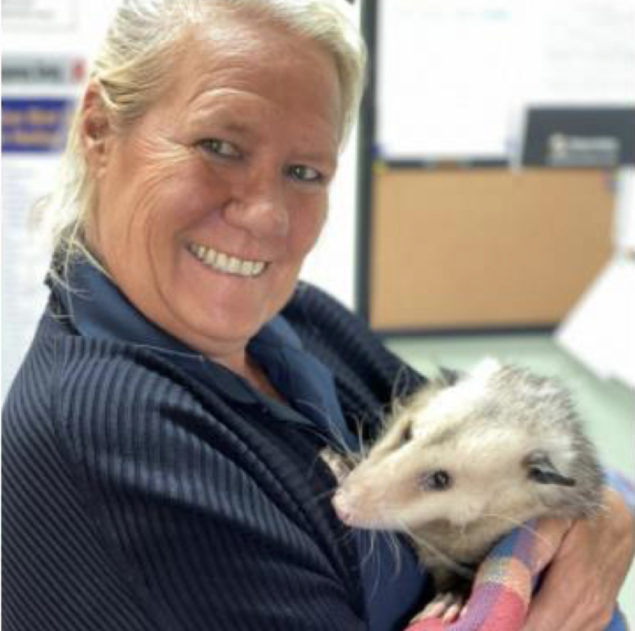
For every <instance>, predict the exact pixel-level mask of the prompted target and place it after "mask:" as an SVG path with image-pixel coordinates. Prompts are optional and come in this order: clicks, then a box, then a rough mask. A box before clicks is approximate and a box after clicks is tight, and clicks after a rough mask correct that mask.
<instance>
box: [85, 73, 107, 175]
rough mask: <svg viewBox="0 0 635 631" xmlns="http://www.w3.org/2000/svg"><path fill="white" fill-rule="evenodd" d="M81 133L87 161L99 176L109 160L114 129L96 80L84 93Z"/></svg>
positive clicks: (94, 173)
mask: <svg viewBox="0 0 635 631" xmlns="http://www.w3.org/2000/svg"><path fill="white" fill-rule="evenodd" d="M80 135H81V141H82V147H83V150H84V156H85V158H86V162H87V164H88V165H89V168H90V169H91V170H92V171H93V175H94V176H96V177H98V176H99V175H100V173H101V172H102V170H103V169H104V168H105V166H106V164H107V162H108V153H109V150H110V146H111V142H112V138H113V129H112V125H111V122H110V118H109V116H108V112H107V110H106V107H105V105H104V102H103V100H102V98H101V90H100V88H99V85H98V84H97V82H95V81H91V82H90V84H89V85H88V87H87V89H86V92H85V94H84V100H83V102H82V114H81V124H80Z"/></svg>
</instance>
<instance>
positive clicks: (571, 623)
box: [523, 488, 635, 631]
mask: <svg viewBox="0 0 635 631" xmlns="http://www.w3.org/2000/svg"><path fill="white" fill-rule="evenodd" d="M604 502H605V506H606V508H605V510H603V511H602V512H601V513H600V514H599V515H598V516H597V518H595V519H581V520H578V521H576V522H573V524H571V523H570V522H569V523H567V522H563V521H561V520H551V519H545V520H542V521H541V522H540V523H539V525H538V528H537V530H538V533H539V535H540V541H541V543H540V546H539V551H538V563H539V565H541V566H543V567H544V566H545V565H547V564H548V563H549V562H550V561H551V565H550V567H549V568H548V570H547V572H546V574H545V577H544V580H543V583H542V586H541V587H540V590H539V592H538V594H536V596H535V598H534V599H533V601H532V603H531V606H530V608H529V615H528V618H527V622H526V623H525V626H524V628H523V631H604V629H606V627H607V626H608V624H609V622H610V621H611V617H612V615H613V609H614V608H615V600H616V598H617V594H618V592H619V590H620V587H621V585H622V582H623V581H624V577H625V576H626V574H627V572H628V568H629V566H630V564H631V560H632V558H633V548H634V545H635V544H634V539H635V529H634V527H633V516H632V515H631V513H630V512H629V510H628V507H627V506H626V504H625V502H624V500H623V499H622V497H621V496H620V495H619V494H618V493H616V492H615V491H613V490H611V489H608V488H607V489H606V491H605V495H604Z"/></svg>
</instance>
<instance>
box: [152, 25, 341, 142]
mask: <svg viewBox="0 0 635 631" xmlns="http://www.w3.org/2000/svg"><path fill="white" fill-rule="evenodd" d="M257 33H258V38H259V39H255V40H251V41H250V42H249V43H248V44H244V43H243V42H235V41H231V40H230V39H228V38H220V39H218V38H215V39H209V38H196V39H195V40H194V41H192V44H191V46H189V48H188V49H187V50H186V51H185V52H184V54H183V55H182V56H181V58H180V60H179V62H178V63H176V64H175V65H174V66H173V69H172V70H171V71H170V72H171V74H172V81H170V82H169V87H168V89H167V90H166V91H165V93H164V97H163V99H162V100H166V101H167V102H171V103H172V104H174V105H175V106H176V107H177V108H178V109H181V110H187V111H188V112H189V113H190V114H191V115H193V116H204V115H205V113H206V112H209V113H211V112H212V111H214V110H217V111H218V110H221V111H225V113H226V114H227V112H226V108H227V106H229V107H231V105H228V104H231V103H232V102H233V103H236V107H242V108H243V111H244V110H246V109H249V106H250V105H251V106H253V107H252V109H256V108H257V104H258V102H260V103H261V104H262V105H263V106H264V104H267V106H268V107H271V108H276V107H278V108H280V109H281V111H283V112H284V111H285V110H294V111H296V112H298V113H303V114H304V115H305V116H306V117H307V119H311V118H313V119H316V120H315V121H313V122H314V123H315V124H317V126H318V127H320V128H322V127H323V128H324V129H322V132H323V133H327V134H329V135H331V134H333V135H335V136H336V138H335V143H336V144H337V143H338V141H339V134H340V128H341V123H342V102H341V101H342V99H341V94H340V86H339V80H338V73H337V68H336V65H335V62H334V60H333V59H332V57H331V56H330V55H329V54H328V53H326V52H325V51H324V50H323V49H322V48H321V47H320V46H319V45H318V44H316V43H314V42H309V41H306V40H304V39H301V38H299V37H297V36H294V35H291V34H288V33H285V32H280V31H279V30H276V29H273V30H271V29H267V30H264V31H263V30H262V27H260V28H259V29H257ZM270 35H271V37H270Z"/></svg>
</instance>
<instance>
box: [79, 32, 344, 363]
mask: <svg viewBox="0 0 635 631" xmlns="http://www.w3.org/2000/svg"><path fill="white" fill-rule="evenodd" d="M229 26H231V31H230V30H227V31H224V30H220V31H219V29H218V28H215V30H214V33H213V36H212V37H210V38H207V39H204V40H196V41H194V40H192V43H191V44H188V46H189V50H188V51H187V52H186V53H185V54H184V55H183V57H182V58H181V60H180V61H179V62H178V63H176V64H175V67H174V70H173V71H172V73H173V74H172V78H173V81H172V83H171V85H170V86H169V89H168V90H166V92H165V93H164V94H163V96H162V97H161V98H159V99H158V100H157V102H156V104H154V105H153V106H152V107H151V108H150V109H149V111H148V112H147V113H146V114H145V115H144V116H143V117H141V118H140V119H138V120H137V121H136V122H135V123H133V124H132V126H131V127H129V128H127V129H126V130H125V131H124V132H123V133H121V134H115V133H113V132H110V133H109V135H108V136H107V137H106V142H105V143H104V144H103V149H102V154H103V155H101V156H100V157H99V158H98V159H97V161H96V162H95V160H93V161H92V162H91V164H93V165H94V164H95V163H97V165H98V166H97V167H96V168H95V172H96V178H97V187H98V188H97V194H98V207H97V211H96V213H95V216H94V220H93V221H92V223H91V224H89V227H88V230H87V234H88V239H89V243H90V245H91V246H92V247H93V248H94V249H95V250H96V252H97V254H98V256H99V257H100V258H101V260H102V262H103V263H104V265H105V267H106V268H107V270H108V271H109V272H110V274H111V276H112V277H113V278H114V280H115V282H116V284H117V285H118V286H119V288H120V289H121V290H122V291H123V293H124V294H125V295H126V296H127V297H128V299H129V300H130V301H131V302H132V303H134V304H135V306H136V307H137V308H138V309H139V310H140V311H142V312H143V313H144V314H145V315H146V317H148V318H149V319H150V320H152V321H153V322H155V323H157V324H158V325H159V326H160V327H162V328H163V329H165V330H167V331H169V332H170V333H171V334H172V335H173V336H175V337H177V338H179V339H181V340H183V341H185V342H186V343H188V344H189V345H190V346H192V347H194V348H196V349H198V350H200V351H201V352H203V353H205V354H207V355H209V356H211V357H214V358H215V359H217V360H218V361H221V362H223V360H225V363H226V364H228V365H231V363H232V356H235V355H236V354H238V355H240V354H241V353H242V352H243V351H244V347H245V344H246V343H247V341H248V339H249V338H250V337H251V336H253V335H254V333H255V332H256V331H257V330H258V329H259V328H260V327H261V325H262V324H263V323H264V322H266V321H267V320H269V319H270V318H271V317H272V316H273V315H274V314H275V313H276V312H277V311H278V310H279V309H280V308H281V307H282V306H283V305H284V303H285V302H286V301H287V300H288V298H289V296H290V295H291V292H292V291H293V288H294V285H295V283H296V280H297V277H298V274H299V270H300V266H301V264H302V261H303V259H304V257H305V255H306V254H307V253H308V251H309V250H310V249H311V247H312V246H313V244H314V243H315V241H316V239H317V237H318V235H319V233H320V230H321V227H322V224H323V222H324V219H325V215H326V209H327V188H328V184H329V181H330V180H331V178H332V176H333V174H334V171H335V167H336V160H337V150H338V143H339V139H340V123H341V119H342V113H341V103H340V92H339V85H338V79H337V72H336V68H335V65H334V62H333V60H332V59H331V57H330V56H329V55H328V54H327V53H325V52H324V51H322V50H321V49H320V48H319V47H318V46H317V45H316V44H314V43H307V42H306V41H304V40H301V39H299V38H296V37H294V36H292V35H289V34H287V33H284V32H281V31H280V30H277V29H275V28H268V27H263V26H262V25H260V26H258V27H250V26H248V25H246V24H244V23H242V22H235V21H232V23H231V24H228V27H229ZM236 42H238V43H236ZM85 127H86V125H85ZM88 127H90V125H88Z"/></svg>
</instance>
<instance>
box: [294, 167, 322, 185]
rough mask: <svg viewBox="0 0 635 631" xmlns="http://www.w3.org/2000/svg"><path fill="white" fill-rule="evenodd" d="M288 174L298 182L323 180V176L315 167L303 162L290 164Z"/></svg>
mask: <svg viewBox="0 0 635 631" xmlns="http://www.w3.org/2000/svg"><path fill="white" fill-rule="evenodd" d="M288 174H289V175H290V176H291V177H292V178H293V179H295V180H298V181H299V182H322V181H323V180H324V176H323V175H322V174H321V173H320V172H319V171H318V170H317V169H314V168H312V167H308V166H305V165H303V164H294V165H292V166H290V167H289V170H288Z"/></svg>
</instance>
